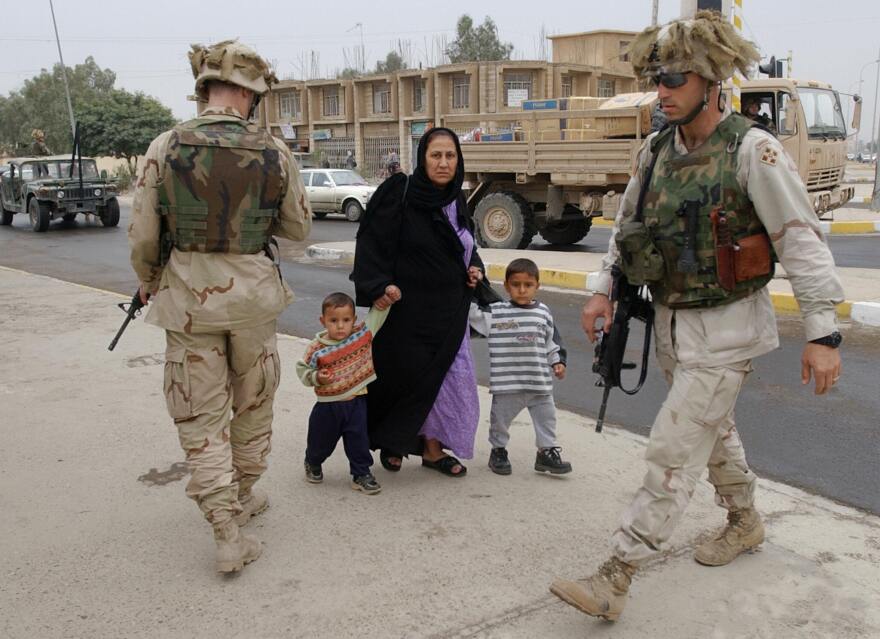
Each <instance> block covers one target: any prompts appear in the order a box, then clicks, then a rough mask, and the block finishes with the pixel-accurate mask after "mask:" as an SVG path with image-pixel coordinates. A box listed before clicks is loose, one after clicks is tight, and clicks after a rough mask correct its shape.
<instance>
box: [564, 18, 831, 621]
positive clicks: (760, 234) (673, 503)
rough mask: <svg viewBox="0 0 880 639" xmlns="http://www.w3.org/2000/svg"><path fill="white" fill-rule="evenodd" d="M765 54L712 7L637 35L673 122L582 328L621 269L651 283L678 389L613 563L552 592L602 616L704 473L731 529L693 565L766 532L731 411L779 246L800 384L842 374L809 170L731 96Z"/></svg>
mask: <svg viewBox="0 0 880 639" xmlns="http://www.w3.org/2000/svg"><path fill="white" fill-rule="evenodd" d="M757 59H758V53H757V51H756V50H755V48H754V47H753V46H752V45H751V43H749V42H747V41H745V40H743V39H742V38H741V37H740V36H739V35H737V34H736V33H735V31H734V30H733V28H732V27H731V25H730V24H728V23H727V22H725V21H723V20H722V18H721V17H720V16H719V15H718V14H715V13H711V12H700V13H698V14H697V15H696V17H695V18H694V19H691V20H679V21H675V22H672V23H670V24H668V25H665V26H663V27H651V28H649V29H646V30H645V31H644V32H642V34H640V35H639V36H638V37H637V38H636V39H635V40H634V42H633V46H632V60H633V67H634V68H635V71H636V73H637V74H639V75H641V76H642V77H643V78H646V79H650V80H653V81H654V83H655V84H656V85H657V89H658V96H659V98H660V101H661V104H662V106H663V110H664V112H665V114H666V115H667V116H668V117H669V120H670V125H671V126H670V127H669V128H667V129H664V130H663V131H662V132H660V133H655V134H653V135H651V136H649V138H648V139H647V140H646V143H645V146H644V147H643V149H642V152H641V154H640V157H639V162H638V167H637V169H636V171H635V172H634V175H633V177H632V179H631V180H630V182H629V185H628V186H627V189H626V192H625V194H624V197H623V201H622V204H621V207H620V210H619V211H618V214H617V219H616V221H615V224H614V231H613V235H612V239H611V241H610V244H609V250H608V254H607V255H606V256H605V259H604V261H603V268H602V272H601V274H600V276H599V277H598V279H597V281H596V282H595V284H594V285H593V291H592V292H593V296H592V297H591V298H590V299H589V300H588V301H587V303H586V304H585V306H584V311H583V314H582V322H583V326H584V330H585V331H586V332H587V334H588V336H589V338H590V340H591V341H594V340H595V338H596V330H597V329H596V328H595V325H596V321H597V319H598V318H599V317H603V318H604V321H605V326H606V327H607V326H610V324H611V311H612V306H611V303H610V302H609V299H608V296H607V295H608V292H609V290H610V284H611V270H612V266H613V265H615V264H618V265H619V266H620V268H621V269H622V271H623V272H624V274H625V275H626V276H627V278H628V279H629V281H630V282H631V283H634V284H640V283H641V284H648V285H649V286H650V289H651V293H652V297H653V300H654V308H655V312H656V316H655V320H654V332H655V335H656V344H657V346H656V350H657V359H658V362H659V364H660V367H661V369H662V370H663V373H664V375H665V377H666V381H667V383H668V384H669V386H670V390H669V395H668V396H667V398H666V401H665V402H664V403H663V406H662V407H661V409H660V412H659V413H658V415H657V417H656V419H655V421H654V424H653V427H652V429H651V436H650V440H649V442H648V448H647V451H646V454H645V460H646V462H647V466H648V471H647V473H646V475H645V478H644V482H643V485H642V487H641V488H640V489H639V490H638V492H637V493H636V495H635V497H634V498H633V501H632V503H631V504H630V506H629V508H627V510H626V511H625V512H624V515H623V518H622V521H621V524H620V527H619V528H618V529H617V531H616V532H615V533H614V535H613V537H612V546H613V550H614V553H613V556H612V557H611V559H609V560H608V561H607V562H605V564H603V565H602V567H601V568H600V569H599V570H598V572H597V573H596V574H594V575H593V576H592V577H590V578H589V579H588V580H587V581H586V583H584V584H581V583H576V582H573V581H566V580H561V579H560V580H556V581H555V582H553V584H552V586H551V587H550V589H551V591H552V592H553V593H554V594H556V595H557V596H558V597H560V598H561V599H562V600H564V601H565V602H566V603H568V604H570V605H572V606H574V607H575V608H577V609H579V610H581V611H582V612H585V613H587V614H589V615H593V616H598V617H603V618H605V619H608V620H615V619H617V617H618V616H619V615H620V613H621V611H622V610H623V607H624V605H625V603H626V599H627V595H628V591H629V586H630V582H631V578H632V576H633V574H634V573H635V572H636V569H637V567H638V566H639V565H640V564H642V563H644V562H645V561H646V560H647V559H649V558H651V557H653V556H655V555H656V554H657V553H658V552H660V551H662V550H663V547H664V544H665V543H666V542H667V540H668V539H669V538H670V536H671V535H672V532H673V530H674V529H675V526H676V524H677V523H678V521H679V520H680V518H681V516H682V514H683V513H684V510H685V508H686V507H687V504H688V502H689V500H690V497H691V495H692V493H693V490H694V488H695V486H696V483H697V481H698V479H699V478H700V475H701V473H702V472H703V469H705V468H706V467H707V466H708V469H709V481H710V482H711V483H712V484H713V485H714V487H715V492H716V502H717V503H718V505H720V506H722V507H724V508H726V509H727V511H728V518H727V519H728V524H727V526H726V527H725V528H724V529H723V530H722V531H721V532H720V533H719V534H718V535H717V536H716V537H715V538H714V539H712V540H711V541H708V542H706V543H704V544H702V545H700V546H698V547H697V549H696V553H695V559H696V560H697V561H698V562H699V563H701V564H704V565H708V566H721V565H725V564H727V563H729V562H731V561H733V559H735V558H736V557H737V556H738V555H739V554H740V553H742V552H745V551H747V550H750V549H752V548H754V547H756V546H757V545H758V544H760V543H761V542H762V541H763V540H764V527H763V524H762V523H761V518H760V516H759V515H758V513H757V511H756V510H755V508H754V493H755V475H754V474H753V473H752V471H751V470H749V467H748V464H747V463H746V458H745V453H744V451H743V446H742V442H741V440H740V437H739V435H738V433H737V431H736V427H735V425H734V405H735V404H736V399H737V396H738V395H739V392H740V388H741V387H742V384H743V381H744V380H745V378H746V376H747V375H748V373H749V372H750V371H751V370H752V364H751V360H752V359H753V358H754V357H757V356H759V355H762V354H764V353H767V352H769V351H771V350H773V349H775V348H777V347H778V345H779V340H778V336H777V332H776V318H775V315H774V311H773V306H772V303H771V301H770V295H769V292H768V290H767V286H766V284H767V283H768V282H769V280H770V279H771V277H772V273H773V265H772V256H773V253H775V256H776V257H777V258H778V259H779V261H780V262H781V263H782V265H783V266H784V267H785V271H786V273H787V274H788V278H789V282H790V283H791V286H792V289H793V290H794V294H795V297H796V298H797V300H798V302H799V304H800V310H801V313H802V315H803V320H804V329H805V332H806V339H807V340H808V342H807V344H806V345H805V347H804V352H803V357H802V364H801V378H802V381H803V383H805V384H806V383H808V382H809V381H810V377H811V376H814V377H815V383H816V393H817V394H822V393H825V392H826V391H828V390H829V389H830V388H831V387H832V386H833V385H834V384H835V383H836V382H837V380H838V378H839V375H840V355H839V352H838V350H836V347H837V346H838V345H839V343H840V334H839V333H838V332H837V320H836V314H835V305H836V304H838V303H840V302H841V301H842V300H843V290H842V288H841V285H840V282H839V280H838V278H837V275H836V273H835V271H834V261H833V258H832V256H831V253H830V251H829V250H828V247H827V245H826V244H825V242H824V238H823V236H822V232H821V230H820V228H819V224H818V222H817V219H816V215H815V213H814V212H813V208H812V206H811V203H810V200H809V197H808V196H807V193H806V190H805V188H804V185H803V183H802V182H801V180H800V178H799V176H798V173H797V167H796V166H795V165H794V163H793V162H792V161H791V159H790V158H789V157H788V156H787V155H786V153H785V151H784V150H783V149H782V146H781V145H780V144H779V142H778V141H777V140H776V139H775V138H774V137H773V136H772V135H770V134H768V133H767V132H765V131H762V130H759V129H757V128H754V127H753V126H752V125H753V122H752V121H751V120H748V119H747V118H745V117H743V116H742V115H740V114H736V113H730V111H729V110H726V109H724V108H723V104H722V102H721V100H720V96H719V91H720V83H721V82H722V81H723V80H726V79H727V78H729V77H730V76H731V75H732V74H733V71H734V68H735V67H738V68H739V69H740V70H741V71H743V72H744V73H745V72H746V71H747V69H748V67H749V66H750V65H751V64H753V63H754V62H755V61H757ZM655 160H656V161H655ZM688 206H690V207H691V210H693V207H694V206H696V207H697V208H698V211H699V212H698V215H697V217H696V222H697V227H696V229H695V231H696V238H695V240H696V241H695V245H694V246H693V249H694V252H693V254H692V257H693V259H692V260H689V261H682V260H681V258H682V254H683V253H684V250H683V246H684V243H685V242H684V239H685V236H686V234H687V222H686V219H687V218H686V216H684V215H682V214H681V212H682V211H683V210H687V208H688ZM722 217H723V218H724V221H723V224H720V223H719V222H718V220H719V219H720V218H722ZM713 220H715V221H714V222H713ZM719 224H720V225H719ZM722 228H726V233H722V232H721V231H719V230H718V229H722ZM724 235H726V236H727V237H728V238H729V240H730V241H722V239H720V238H722V236H724ZM771 245H772V250H771Z"/></svg>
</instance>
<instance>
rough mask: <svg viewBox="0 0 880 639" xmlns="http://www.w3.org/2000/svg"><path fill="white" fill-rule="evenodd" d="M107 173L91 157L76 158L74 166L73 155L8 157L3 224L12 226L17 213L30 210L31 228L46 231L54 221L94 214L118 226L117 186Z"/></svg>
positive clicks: (1, 171) (1, 185)
mask: <svg viewBox="0 0 880 639" xmlns="http://www.w3.org/2000/svg"><path fill="white" fill-rule="evenodd" d="M80 166H81V167H82V176H81V177H82V179H80ZM105 176H106V174H103V175H102V174H99V173H98V165H97V164H96V163H95V160H93V159H91V158H82V162H81V163H80V162H79V161H74V162H73V167H71V160H70V156H69V155H54V156H48V157H38V158H13V159H11V160H8V161H7V163H6V164H4V165H3V166H2V167H0V209H2V220H0V224H2V225H3V226H8V225H10V224H12V219H13V216H14V215H16V214H24V213H26V214H27V215H28V217H29V218H30V223H31V228H32V229H33V230H34V231H37V232H43V231H45V230H46V229H48V228H49V222H51V221H52V220H55V219H58V218H62V219H64V220H72V219H74V218H75V217H76V216H77V215H78V214H91V215H97V216H98V218H99V219H100V220H101V223H102V224H103V225H104V226H116V225H117V224H119V202H118V201H117V199H116V195H117V192H116V185H115V184H113V183H112V182H111V181H110V180H108V179H107V178H106V177H105Z"/></svg>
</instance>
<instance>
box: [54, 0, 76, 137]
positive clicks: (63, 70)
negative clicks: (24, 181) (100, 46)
mask: <svg viewBox="0 0 880 639" xmlns="http://www.w3.org/2000/svg"><path fill="white" fill-rule="evenodd" d="M49 11H51V12H52V25H53V26H54V27H55V44H57V45H58V59H59V60H60V61H61V77H62V78H64V93H65V94H66V95H67V114H68V115H69V116H70V137H71V139H73V138H75V137H76V121H75V120H74V118H73V103H72V102H71V101H70V85H68V84H67V67H66V66H64V58H63V57H62V55H61V39H60V38H59V37H58V23H57V22H56V21H55V7H54V6H52V0H49Z"/></svg>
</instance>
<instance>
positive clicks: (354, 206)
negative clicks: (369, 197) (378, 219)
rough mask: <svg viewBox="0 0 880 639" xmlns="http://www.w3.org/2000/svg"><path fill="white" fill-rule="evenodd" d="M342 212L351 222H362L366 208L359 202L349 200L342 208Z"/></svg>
mask: <svg viewBox="0 0 880 639" xmlns="http://www.w3.org/2000/svg"><path fill="white" fill-rule="evenodd" d="M342 212H343V213H345V217H346V219H347V220H348V221H349V222H360V220H361V215H363V214H364V207H362V206H361V204H360V202H358V201H357V200H349V201H348V202H346V203H345V205H344V206H343V207H342Z"/></svg>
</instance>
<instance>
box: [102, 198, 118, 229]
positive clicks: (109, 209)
mask: <svg viewBox="0 0 880 639" xmlns="http://www.w3.org/2000/svg"><path fill="white" fill-rule="evenodd" d="M101 224H103V225H104V226H117V225H118V224H119V201H118V200H117V199H116V198H115V197H111V198H110V199H109V200H107V206H105V207H104V212H103V213H101Z"/></svg>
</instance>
